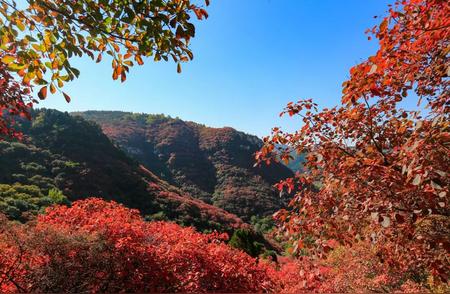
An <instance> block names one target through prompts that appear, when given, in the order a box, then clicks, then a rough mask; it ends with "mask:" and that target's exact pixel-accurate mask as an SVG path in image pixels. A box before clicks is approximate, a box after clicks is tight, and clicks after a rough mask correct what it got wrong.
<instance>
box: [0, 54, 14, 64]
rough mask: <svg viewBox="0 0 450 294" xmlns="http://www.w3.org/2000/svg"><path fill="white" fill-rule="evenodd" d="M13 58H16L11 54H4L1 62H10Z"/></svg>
mask: <svg viewBox="0 0 450 294" xmlns="http://www.w3.org/2000/svg"><path fill="white" fill-rule="evenodd" d="M14 60H16V58H15V57H14V56H11V55H5V56H3V57H2V63H4V64H10V63H12V62H13V61H14Z"/></svg>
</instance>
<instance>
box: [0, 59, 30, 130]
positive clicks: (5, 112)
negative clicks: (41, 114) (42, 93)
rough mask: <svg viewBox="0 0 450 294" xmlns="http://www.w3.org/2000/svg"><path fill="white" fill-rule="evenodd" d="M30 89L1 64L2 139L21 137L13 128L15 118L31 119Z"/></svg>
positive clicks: (0, 106) (0, 118) (0, 122)
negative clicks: (16, 79)
mask: <svg viewBox="0 0 450 294" xmlns="http://www.w3.org/2000/svg"><path fill="white" fill-rule="evenodd" d="M29 94H30V88H29V87H26V86H22V85H20V84H19V83H18V82H17V81H15V80H14V78H13V77H12V76H11V74H10V73H9V72H8V71H7V69H6V67H5V65H4V64H2V63H0V138H1V137H4V136H8V137H20V133H18V132H16V131H15V130H14V129H13V128H12V126H13V125H14V117H15V116H25V117H27V118H30V114H29V111H28V110H29V108H30V107H31V106H32V99H31V98H30V96H29Z"/></svg>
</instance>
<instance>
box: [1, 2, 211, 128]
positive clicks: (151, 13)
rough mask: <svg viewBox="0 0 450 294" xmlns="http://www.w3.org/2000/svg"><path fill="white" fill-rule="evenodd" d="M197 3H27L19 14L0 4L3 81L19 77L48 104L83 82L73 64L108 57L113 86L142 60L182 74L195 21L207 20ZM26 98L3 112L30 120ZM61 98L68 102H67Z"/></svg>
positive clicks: (12, 99) (15, 97) (4, 102)
mask: <svg viewBox="0 0 450 294" xmlns="http://www.w3.org/2000/svg"><path fill="white" fill-rule="evenodd" d="M192 2H193V1H191V0H169V1H157V0H145V1H130V0H124V1H116V0H82V1H72V0H27V1H26V3H25V5H20V6H19V5H17V4H16V2H15V1H14V0H0V50H1V54H0V56H1V57H0V59H1V67H0V78H5V76H6V74H5V73H4V72H5V71H6V73H7V72H10V73H15V74H16V75H15V76H18V77H19V78H20V81H21V84H22V85H24V86H25V87H30V86H31V85H36V86H39V87H40V89H39V92H38V97H39V98H40V99H45V98H46V97H47V92H48V91H50V92H51V93H52V94H54V93H56V92H57V91H61V88H62V87H63V86H64V84H65V83H67V82H69V81H72V80H74V79H75V78H77V77H78V76H79V74H80V72H79V71H78V70H77V69H76V68H74V67H72V65H71V63H70V61H71V59H72V58H73V57H75V56H77V57H81V56H83V55H87V56H89V57H90V58H91V59H93V60H95V61H96V62H100V61H101V60H102V58H103V56H104V55H107V56H110V57H111V60H112V68H113V74H112V78H113V79H114V80H116V79H119V78H120V80H121V81H122V82H124V81H125V80H126V77H127V73H128V72H129V69H130V67H132V66H133V65H134V63H137V64H139V65H142V64H143V63H144V61H143V57H150V56H152V57H153V59H154V60H155V61H159V60H161V59H163V60H165V61H167V60H169V58H171V59H173V61H174V62H176V63H177V64H178V65H177V71H178V72H181V64H180V63H181V62H186V61H189V60H191V59H192V58H193V54H192V52H191V50H190V49H189V41H190V39H191V38H192V37H194V36H195V27H194V25H193V24H192V22H191V21H190V19H191V14H195V15H196V17H197V18H198V19H199V20H202V19H204V18H207V17H208V14H207V12H206V10H204V9H203V8H202V7H201V6H199V5H197V4H194V3H192ZM205 3H206V5H208V4H209V0H205ZM22 6H24V7H22ZM7 79H9V80H11V76H9V77H7ZM15 88H17V87H15ZM61 92H62V91H61ZM8 93H9V91H8ZM2 94H3V91H2ZM26 94H28V93H21V92H17V91H14V92H11V93H9V94H7V95H8V96H7V97H0V98H1V99H0V102H1V104H0V107H2V108H4V107H9V106H11V109H12V110H13V111H11V112H10V114H11V115H15V114H16V112H17V111H18V112H19V113H25V114H26V115H28V114H27V113H28V111H27V108H30V107H31V105H32V102H33V101H32V100H30V101H29V102H28V103H26V106H21V105H19V104H21V103H22V102H23V100H25V98H26V97H27V96H26ZM62 94H63V96H64V98H65V99H66V100H67V102H70V99H71V98H70V96H69V95H67V94H66V93H64V92H62ZM17 107H19V108H20V109H18V110H17V109H16V108H17ZM0 110H1V109H0ZM2 118H3V120H2V121H1V122H2V124H1V125H0V127H1V129H0V130H1V133H5V132H10V124H6V123H7V122H8V121H7V120H6V119H4V116H3V115H2Z"/></svg>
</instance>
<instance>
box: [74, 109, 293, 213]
mask: <svg viewBox="0 0 450 294" xmlns="http://www.w3.org/2000/svg"><path fill="white" fill-rule="evenodd" d="M73 114H74V115H75V116H81V117H83V118H85V119H87V120H91V121H94V122H97V123H98V124H99V125H100V126H101V127H102V130H103V132H104V133H105V134H106V135H107V136H108V137H109V138H111V139H112V141H113V142H115V143H116V144H117V146H119V147H120V148H121V149H122V150H123V151H125V152H126V153H127V154H128V155H130V156H131V157H133V158H134V159H135V160H137V161H139V162H140V163H142V164H143V165H144V166H145V167H146V168H147V169H148V170H150V171H152V172H153V173H154V174H156V175H157V176H159V177H161V178H162V179H164V180H166V181H168V182H169V183H171V184H172V185H175V186H177V187H179V188H180V189H181V190H182V191H184V192H186V193H189V194H190V195H191V196H192V197H195V198H198V199H200V200H202V201H204V202H206V203H209V204H213V205H215V206H217V207H220V208H223V209H225V210H226V211H229V212H231V213H233V214H236V215H238V216H239V217H241V218H242V219H243V220H246V221H249V220H250V218H251V217H252V216H259V217H264V216H268V215H271V214H273V213H274V212H276V211H277V210H279V209H280V208H282V207H284V206H285V205H286V201H287V198H286V196H284V197H280V194H279V193H278V192H277V191H275V190H274V188H273V184H275V183H277V182H278V181H279V180H281V179H283V178H286V177H288V176H292V171H291V170H290V169H288V168H287V167H285V166H284V165H282V164H279V163H273V164H271V165H270V166H262V167H254V153H255V152H256V151H257V150H259V148H261V146H262V141H261V140H260V139H258V138H257V137H255V136H251V135H247V134H245V133H242V132H238V131H236V130H234V129H232V128H228V127H225V128H209V127H206V126H203V125H200V124H196V123H193V122H185V121H183V120H180V119H174V118H170V117H167V116H164V115H148V114H135V113H128V112H119V111H86V112H77V113H73Z"/></svg>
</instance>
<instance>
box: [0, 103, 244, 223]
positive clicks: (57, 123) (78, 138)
mask: <svg viewBox="0 0 450 294" xmlns="http://www.w3.org/2000/svg"><path fill="white" fill-rule="evenodd" d="M33 116H34V119H33V121H32V123H30V122H29V121H24V122H22V123H21V130H22V131H23V133H24V139H23V141H21V142H18V141H0V184H2V185H1V186H0V210H1V211H3V212H6V213H7V214H8V215H10V217H12V218H15V219H19V218H20V214H21V213H27V212H33V213H35V212H36V211H35V210H38V209H40V208H41V207H45V206H46V205H50V204H51V203H52V202H56V203H58V201H59V200H58V199H59V198H58V197H57V196H58V195H60V196H61V197H62V196H63V195H64V196H66V197H67V198H68V199H69V200H70V201H73V200H78V199H83V198H87V197H91V196H96V197H101V198H103V199H108V200H115V201H117V202H120V203H123V204H125V205H126V206H128V207H131V208H136V209H139V210H140V211H141V212H142V214H143V215H146V216H147V218H149V219H165V220H175V221H177V222H178V223H181V224H183V225H194V226H196V227H197V228H198V229H200V230H205V229H209V230H211V229H218V230H221V231H223V230H228V231H230V230H232V228H236V227H242V226H246V225H244V223H243V222H242V220H240V219H239V218H238V217H236V216H235V215H232V214H230V213H227V212H226V211H223V210H221V209H219V208H217V207H214V206H212V205H208V204H206V203H204V202H202V201H200V200H197V199H194V198H191V197H189V196H188V195H186V194H185V193H183V192H182V191H181V190H179V189H178V188H176V187H174V186H172V185H170V184H168V183H166V182H165V181H163V180H160V179H159V178H158V177H157V176H155V175H154V174H153V173H151V172H150V171H148V170H147V169H145V168H143V167H142V166H140V165H139V164H138V163H137V162H136V161H135V160H133V159H131V158H130V157H128V156H127V155H126V154H125V152H123V151H121V150H120V149H118V148H117V147H115V146H114V145H113V144H112V143H111V141H110V139H109V138H108V137H107V136H105V135H104V134H103V133H102V131H101V129H100V128H99V127H98V126H97V125H96V124H94V123H92V122H88V121H86V120H84V119H83V118H81V117H73V116H70V115H69V114H67V113H62V112H59V111H56V110H39V111H35V112H34V113H33ZM55 191H56V192H55ZM55 194H56V195H55ZM52 199H53V200H54V201H53V200H52Z"/></svg>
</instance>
